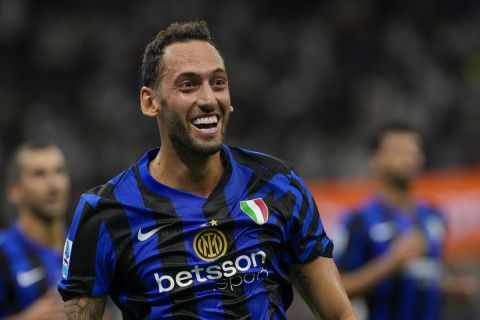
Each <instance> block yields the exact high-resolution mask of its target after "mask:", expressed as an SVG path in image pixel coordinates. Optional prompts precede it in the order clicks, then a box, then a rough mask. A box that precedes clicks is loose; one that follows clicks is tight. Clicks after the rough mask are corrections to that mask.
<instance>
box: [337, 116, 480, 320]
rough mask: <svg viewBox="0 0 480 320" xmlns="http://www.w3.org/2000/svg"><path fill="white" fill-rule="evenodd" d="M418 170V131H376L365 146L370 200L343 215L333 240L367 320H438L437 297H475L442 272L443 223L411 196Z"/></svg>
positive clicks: (394, 127) (464, 282)
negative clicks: (371, 179) (373, 186)
mask: <svg viewBox="0 0 480 320" xmlns="http://www.w3.org/2000/svg"><path fill="white" fill-rule="evenodd" d="M423 163H424V154H423V146H422V139H421V137H420V134H419V133H418V132H417V131H415V130H414V129H413V128H412V127H410V126H408V125H407V124H404V123H390V124H387V125H385V126H384V127H382V128H381V129H380V130H379V131H378V132H377V133H376V134H375V136H374V137H373V139H372V141H371V167H372V170H373V173H374V174H375V177H376V179H377V182H378V183H377V190H376V193H375V195H374V196H372V197H370V198H369V199H367V200H366V201H365V202H364V203H362V204H361V205H360V206H359V207H358V208H357V210H355V211H354V212H353V213H352V214H350V215H347V216H346V218H345V219H344V221H343V224H342V227H341V228H340V229H339V232H338V237H336V240H337V242H336V243H337V247H336V251H335V260H336V262H337V265H338V268H339V270H340V273H341V275H342V280H343V283H344V285H345V289H346V291H347V293H348V294H349V296H350V297H356V296H362V297H364V298H365V301H366V304H367V307H368V313H369V319H375V320H380V319H382V320H383V319H385V320H386V319H404V320H407V319H408V320H414V319H418V320H426V319H432V320H433V319H441V304H442V296H443V293H451V294H454V295H457V296H459V295H463V296H468V295H471V294H472V293H473V291H472V290H473V287H472V286H471V283H469V282H470V279H467V278H463V277H462V278H460V277H459V278H456V277H453V276H446V275H445V273H444V272H443V266H442V256H443V248H444V244H445V237H446V225H445V220H444V218H443V216H442V215H441V214H440V212H439V211H438V210H437V209H435V208H434V207H432V206H431V205H430V204H428V203H427V202H425V201H424V200H422V199H419V198H417V197H416V196H415V194H414V193H413V190H412V189H413V181H414V180H415V178H416V177H417V175H418V174H419V173H420V171H421V170H422V168H423ZM340 239H342V241H338V240H340Z"/></svg>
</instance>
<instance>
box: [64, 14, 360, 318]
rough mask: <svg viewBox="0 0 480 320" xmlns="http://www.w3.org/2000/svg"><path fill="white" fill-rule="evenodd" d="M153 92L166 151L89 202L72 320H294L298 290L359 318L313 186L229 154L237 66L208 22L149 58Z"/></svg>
mask: <svg viewBox="0 0 480 320" xmlns="http://www.w3.org/2000/svg"><path fill="white" fill-rule="evenodd" d="M142 76H143V87H142V88H141V91H140V103H141V109H142V112H143V114H144V115H146V116H149V117H152V118H155V119H156V120H157V123H158V126H159V131H160V140H161V147H160V148H155V149H152V150H150V151H148V152H147V153H146V154H145V155H144V156H143V157H142V158H141V159H140V161H139V162H138V163H137V164H135V165H134V166H132V167H130V168H129V169H127V170H126V171H124V172H122V173H121V174H120V175H118V176H117V177H115V178H113V179H112V180H110V181H109V182H108V183H106V184H104V185H102V186H100V187H98V188H94V189H92V190H91V191H89V192H87V193H85V194H84V195H83V196H82V197H81V199H80V203H79V205H78V207H77V210H76V213H75V217H74V221H73V225H72V227H71V230H70V233H69V235H68V239H67V240H66V244H65V251H64V259H63V278H62V280H61V281H60V283H59V291H60V293H61V294H62V296H63V298H64V300H65V311H64V319H96V318H98V317H99V316H100V315H101V314H102V312H103V306H104V301H105V296H106V295H110V296H111V297H112V298H113V300H114V301H115V302H116V303H117V305H118V306H119V307H120V309H121V310H122V313H123V317H124V319H147V318H148V319H170V318H175V319H284V318H285V310H286V309H287V308H288V306H289V305H290V303H291V301H292V286H291V280H293V281H294V282H295V283H296V284H298V286H299V288H300V291H301V292H302V294H303V296H304V298H305V299H306V300H307V302H308V303H309V304H310V306H311V307H312V310H313V311H314V312H315V313H318V314H320V315H322V316H323V317H324V318H325V319H353V318H354V315H353V312H352V309H351V306H350V303H349V301H348V298H347V296H346V294H345V292H344V289H343V288H342V286H341V283H340V278H339V276H338V272H337V269H336V267H335V264H334V262H333V260H332V259H331V252H332V242H331V240H330V239H329V238H327V236H326V234H325V232H324V230H323V227H322V223H321V221H320V217H319V214H318V212H317V208H316V206H315V203H314V201H313V199H312V196H311V194H310V192H309V191H308V189H307V187H306V185H305V183H304V182H303V181H302V180H301V179H300V178H299V177H298V175H297V174H296V173H295V172H294V171H293V170H292V168H291V167H290V166H288V165H287V164H285V163H284V162H283V161H280V160H278V159H275V158H273V157H270V156H267V155H264V154H261V153H256V152H252V151H247V150H242V149H239V148H235V147H231V146H227V145H225V144H223V138H224V134H225V131H226V128H227V123H228V120H229V117H230V113H231V111H232V110H233V108H232V107H231V103H230V94H229V89H228V76H227V72H226V70H225V65H224V61H223V57H222V56H221V54H220V53H219V51H218V50H217V48H216V47H215V45H214V43H213V42H212V39H211V38H210V32H209V30H208V27H207V25H206V23H205V22H186V23H174V24H172V25H170V26H169V27H168V28H167V29H165V30H163V31H161V32H160V33H158V34H157V36H156V37H155V39H154V40H153V41H152V42H151V43H150V44H149V45H148V46H147V48H146V50H145V54H144V58H143V65H142Z"/></svg>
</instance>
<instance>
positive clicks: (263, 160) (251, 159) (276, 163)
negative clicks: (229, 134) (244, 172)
mask: <svg viewBox="0 0 480 320" xmlns="http://www.w3.org/2000/svg"><path fill="white" fill-rule="evenodd" d="M229 150H230V151H231V153H232V156H233V157H234V159H235V161H236V162H237V163H238V164H239V165H242V166H246V167H249V168H251V169H253V170H254V171H268V172H270V173H271V174H290V173H292V171H293V168H292V166H291V165H290V164H289V163H287V162H286V161H284V160H282V159H279V158H277V157H274V156H271V155H268V154H265V153H262V152H257V151H252V150H247V149H243V148H239V147H232V146H229Z"/></svg>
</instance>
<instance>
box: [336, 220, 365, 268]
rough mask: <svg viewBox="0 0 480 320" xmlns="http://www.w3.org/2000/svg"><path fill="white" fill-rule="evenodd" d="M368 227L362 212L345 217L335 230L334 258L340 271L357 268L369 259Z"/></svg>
mask: <svg viewBox="0 0 480 320" xmlns="http://www.w3.org/2000/svg"><path fill="white" fill-rule="evenodd" d="M368 239H369V238H368V235H367V228H366V225H365V222H364V219H363V218H362V216H361V214H360V213H350V214H348V215H347V216H345V217H344V218H343V221H341V222H340V224H339V226H338V227H337V229H336V231H335V232H334V240H335V243H336V244H338V245H337V246H336V247H335V250H334V259H335V263H336V264H337V267H338V269H339V270H340V271H351V270H354V269H357V268H358V267H360V266H361V265H363V264H364V263H365V262H366V261H367V248H368Z"/></svg>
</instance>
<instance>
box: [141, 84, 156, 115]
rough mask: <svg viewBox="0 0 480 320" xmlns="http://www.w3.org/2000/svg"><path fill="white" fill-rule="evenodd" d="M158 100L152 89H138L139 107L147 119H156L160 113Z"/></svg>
mask: <svg viewBox="0 0 480 320" xmlns="http://www.w3.org/2000/svg"><path fill="white" fill-rule="evenodd" d="M159 103H160V99H158V94H157V93H156V92H155V90H153V89H152V88H149V87H145V86H143V87H142V89H140V106H141V107H142V113H143V114H144V115H146V116H147V117H156V116H157V115H158V113H159V111H160V105H159Z"/></svg>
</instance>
